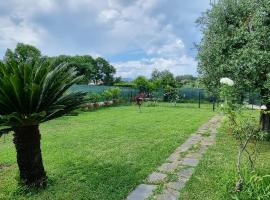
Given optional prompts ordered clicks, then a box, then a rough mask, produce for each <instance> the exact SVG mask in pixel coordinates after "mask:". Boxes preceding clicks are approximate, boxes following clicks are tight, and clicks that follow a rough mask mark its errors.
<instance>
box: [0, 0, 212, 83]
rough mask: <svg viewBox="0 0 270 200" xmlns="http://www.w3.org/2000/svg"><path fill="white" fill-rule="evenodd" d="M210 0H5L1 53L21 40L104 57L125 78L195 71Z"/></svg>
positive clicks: (48, 50) (49, 51)
mask: <svg viewBox="0 0 270 200" xmlns="http://www.w3.org/2000/svg"><path fill="white" fill-rule="evenodd" d="M207 8H209V0H189V1H188V0H0V56H1V57H3V55H4V52H5V51H6V49H7V48H14V47H15V45H16V43H17V42H24V43H28V44H32V45H35V46H37V47H38V48H39V49H40V50H41V51H42V53H43V54H45V55H50V56H52V55H59V54H68V55H78V54H90V55H92V56H102V57H104V58H106V59H107V60H108V61H110V62H111V63H112V64H113V65H114V66H115V67H116V68H117V75H118V76H122V77H123V78H129V77H135V76H137V75H145V76H149V75H150V74H151V72H152V70H153V68H157V69H160V70H163V69H169V70H170V71H171V72H173V73H175V74H196V65H197V63H196V61H195V56H196V51H195V49H194V42H198V41H199V40H200V31H199V28H198V27H197V26H196V24H195V20H196V19H197V18H198V17H199V16H200V15H201V13H202V12H204V11H205V10H206V9H207Z"/></svg>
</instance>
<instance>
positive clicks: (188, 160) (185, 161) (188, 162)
mask: <svg viewBox="0 0 270 200" xmlns="http://www.w3.org/2000/svg"><path fill="white" fill-rule="evenodd" d="M198 163H199V159H197V158H184V159H183V161H182V164H183V165H188V166H192V167H196V166H197V165H198Z"/></svg>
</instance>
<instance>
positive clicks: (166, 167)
mask: <svg viewBox="0 0 270 200" xmlns="http://www.w3.org/2000/svg"><path fill="white" fill-rule="evenodd" d="M178 165H179V162H172V163H164V164H162V165H161V166H160V167H159V168H158V170H159V171H161V172H165V173H168V172H173V171H174V170H175V169H176V168H177V167H178Z"/></svg>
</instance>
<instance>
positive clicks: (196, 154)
mask: <svg viewBox="0 0 270 200" xmlns="http://www.w3.org/2000/svg"><path fill="white" fill-rule="evenodd" d="M201 157H202V154H201V153H199V152H197V153H196V152H195V153H189V154H187V155H186V158H190V159H198V160H199V159H200V158H201Z"/></svg>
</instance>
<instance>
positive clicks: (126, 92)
mask: <svg viewBox="0 0 270 200" xmlns="http://www.w3.org/2000/svg"><path fill="white" fill-rule="evenodd" d="M114 87H115V86H99V85H98V86H97V85H74V86H72V87H71V88H70V91H71V92H74V91H82V92H88V93H98V94H102V93H103V92H104V91H105V90H107V89H109V88H114ZM119 88H120V89H121V97H122V99H125V100H128V101H130V100H131V99H133V98H134V96H136V95H137V94H138V93H139V90H137V89H134V88H129V87H119ZM177 90H178V93H179V95H180V97H181V99H182V100H183V101H194V102H196V101H199V98H200V100H201V101H211V97H209V96H208V94H207V92H206V91H205V90H204V89H199V88H179V89H177ZM153 97H155V98H158V99H160V100H163V98H164V91H163V90H158V91H154V92H153Z"/></svg>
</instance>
